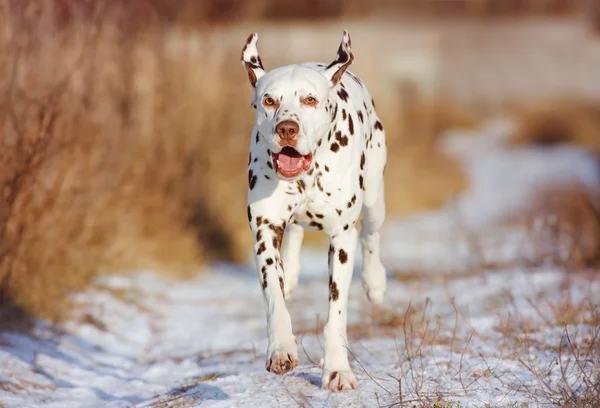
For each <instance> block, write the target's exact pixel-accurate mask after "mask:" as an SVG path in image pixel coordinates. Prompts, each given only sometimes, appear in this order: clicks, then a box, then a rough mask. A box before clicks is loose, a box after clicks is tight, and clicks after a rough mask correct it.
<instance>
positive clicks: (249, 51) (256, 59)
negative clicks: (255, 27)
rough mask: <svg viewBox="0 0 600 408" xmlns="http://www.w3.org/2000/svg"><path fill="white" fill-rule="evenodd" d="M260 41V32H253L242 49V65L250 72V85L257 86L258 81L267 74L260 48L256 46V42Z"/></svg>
mask: <svg viewBox="0 0 600 408" xmlns="http://www.w3.org/2000/svg"><path fill="white" fill-rule="evenodd" d="M257 41H258V34H257V33H252V34H250V36H249V37H248V40H246V45H244V49H242V66H243V67H244V69H245V70H246V73H247V74H248V80H249V81H250V85H252V86H253V87H255V86H256V81H258V80H259V79H260V77H261V76H263V75H264V74H265V69H264V68H263V65H262V62H261V60H260V56H259V55H258V49H257V48H256V42H257Z"/></svg>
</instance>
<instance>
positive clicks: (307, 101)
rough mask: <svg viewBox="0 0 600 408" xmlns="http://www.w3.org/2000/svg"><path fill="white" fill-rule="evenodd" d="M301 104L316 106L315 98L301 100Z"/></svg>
mask: <svg viewBox="0 0 600 408" xmlns="http://www.w3.org/2000/svg"><path fill="white" fill-rule="evenodd" d="M302 103H303V104H305V105H310V106H314V105H316V104H317V98H315V97H314V96H307V97H306V98H303V99H302Z"/></svg>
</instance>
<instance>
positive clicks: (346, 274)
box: [322, 227, 357, 391]
mask: <svg viewBox="0 0 600 408" xmlns="http://www.w3.org/2000/svg"><path fill="white" fill-rule="evenodd" d="M356 246H357V231H356V228H354V227H352V228H350V229H349V230H348V231H343V232H342V233H339V234H337V235H334V236H332V237H331V238H330V246H329V315H328V318H327V323H326V324H325V328H324V335H325V357H324V361H323V381H322V384H323V388H326V389H329V390H331V391H341V390H346V389H351V388H356V385H357V383H356V377H354V374H353V373H352V370H351V368H350V363H349V362H348V349H347V348H348V341H347V337H346V320H347V312H348V293H349V291H350V282H351V280H352V269H353V268H354V254H355V252H356Z"/></svg>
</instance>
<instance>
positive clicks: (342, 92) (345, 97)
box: [337, 88, 349, 102]
mask: <svg viewBox="0 0 600 408" xmlns="http://www.w3.org/2000/svg"><path fill="white" fill-rule="evenodd" d="M337 94H338V96H339V97H340V98H341V99H342V100H343V101H344V102H348V96H349V95H348V92H346V90H345V89H344V88H341V89H340V90H339V91H337Z"/></svg>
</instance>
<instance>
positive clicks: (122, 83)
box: [0, 2, 249, 318]
mask: <svg viewBox="0 0 600 408" xmlns="http://www.w3.org/2000/svg"><path fill="white" fill-rule="evenodd" d="M73 7H74V8H73V10H72V11H73V12H77V7H76V6H73ZM143 10H144V9H143V8H141V9H140V8H139V7H138V8H119V7H117V6H113V7H111V6H107V7H103V6H101V5H99V6H97V7H96V9H95V11H94V13H95V14H94V16H93V22H94V23H93V24H90V23H89V21H88V22H87V23H86V24H79V22H80V20H78V19H77V18H74V19H72V21H71V22H70V23H69V24H67V25H63V26H60V27H58V26H56V25H55V24H54V20H53V19H52V15H51V12H50V11H49V9H46V8H44V7H43V6H42V5H40V4H37V3H35V2H30V3H29V6H28V7H24V8H23V9H20V8H19V9H18V10H14V9H11V8H10V7H3V8H1V9H0V11H1V12H2V13H1V18H2V20H3V21H4V22H5V24H2V27H3V30H2V38H1V40H2V42H1V46H2V55H3V64H1V65H0V69H1V70H2V75H0V77H1V78H2V84H0V85H1V87H2V90H3V92H2V93H1V95H2V100H1V101H0V108H1V109H0V126H1V127H0V129H1V130H2V138H1V140H0V142H1V143H2V150H1V151H2V153H1V155H0V181H1V182H2V185H3V189H2V193H3V196H2V203H1V206H0V215H1V220H0V221H1V222H0V234H1V240H0V242H1V244H0V293H1V295H2V296H1V297H2V299H3V303H4V304H6V305H15V306H17V307H22V308H23V309H24V310H26V311H28V312H31V313H33V314H35V315H37V316H43V317H50V318H57V317H59V316H61V314H62V311H63V309H62V307H61V305H64V302H62V300H64V296H65V295H66V294H67V293H69V292H70V291H72V290H76V289H78V288H81V287H82V286H83V285H85V284H86V283H87V282H88V281H89V279H90V278H91V277H92V276H93V275H95V274H96V273H98V272H100V271H102V270H106V269H108V268H110V269H111V270H115V269H124V268H135V267H156V268H158V269H161V267H162V269H168V270H169V271H172V272H173V271H177V270H179V271H182V272H183V273H187V272H186V271H189V270H190V269H191V268H193V267H194V266H195V265H197V263H198V262H199V261H200V260H203V261H206V260H209V259H214V257H219V258H222V259H230V260H236V259H237V260H240V259H242V258H241V257H242V255H241V254H245V252H246V251H245V249H244V248H245V247H244V246H243V245H244V244H243V243H245V242H246V241H245V237H244V236H243V235H242V234H241V233H240V230H239V226H240V225H243V223H244V222H245V221H244V218H245V215H243V213H244V212H243V211H238V208H237V207H238V206H239V207H240V208H242V207H241V206H240V204H241V201H242V200H243V198H244V196H245V177H244V174H245V173H244V169H245V165H246V163H245V161H244V160H245V158H246V157H247V144H246V143H240V142H239V141H238V140H236V136H237V135H239V134H240V128H242V127H243V128H245V126H243V125H244V121H231V120H230V113H229V112H230V111H229V110H227V109H223V106H230V107H231V108H232V109H233V110H236V104H240V105H243V108H242V106H239V107H238V108H237V111H239V112H245V111H246V110H247V109H244V108H246V104H245V103H244V101H243V100H241V99H240V98H239V97H238V95H237V87H236V86H232V84H235V85H239V84H240V83H242V81H243V77H242V76H239V81H235V80H232V78H236V75H235V74H234V73H233V72H232V73H229V72H230V71H229V70H230V69H234V68H233V67H231V65H230V64H226V63H225V62H226V61H227V59H230V58H236V57H234V56H233V55H231V54H227V51H224V52H222V53H220V54H216V53H215V54H213V56H212V58H211V59H210V60H209V61H207V60H205V59H204V58H203V53H202V52H199V53H197V54H196V53H195V54H187V55H186V54H184V55H174V56H173V55H170V54H169V50H168V49H166V47H165V45H164V42H163V41H164V38H163V32H162V30H163V29H164V27H162V26H161V25H160V23H159V22H157V21H154V20H153V18H152V11H151V10H149V11H148V19H147V20H148V22H149V24H148V26H146V27H144V28H143V29H141V28H139V29H138V31H137V32H136V33H135V35H132V33H130V32H127V30H131V29H132V27H127V28H123V27H122V26H121V24H120V23H121V22H122V21H123V20H125V21H127V20H128V19H130V18H131V14H132V13H136V17H139V16H140V15H141V14H143ZM37 13H39V14H37ZM47 13H50V14H49V15H48V14H47ZM128 13H129V15H128ZM40 15H41V17H42V21H46V23H47V24H37V23H38V18H39V16H40ZM44 18H47V20H44ZM235 68H239V67H237V66H235ZM203 78H212V80H211V81H209V82H207V81H204V80H203ZM248 121H249V120H248ZM244 140H245V139H244ZM217 146H218V147H219V148H216V147H217ZM224 163H225V165H224ZM206 197H213V199H212V200H207V199H206ZM217 203H219V205H217ZM223 203H226V204H225V205H223ZM236 203H239V204H236Z"/></svg>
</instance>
